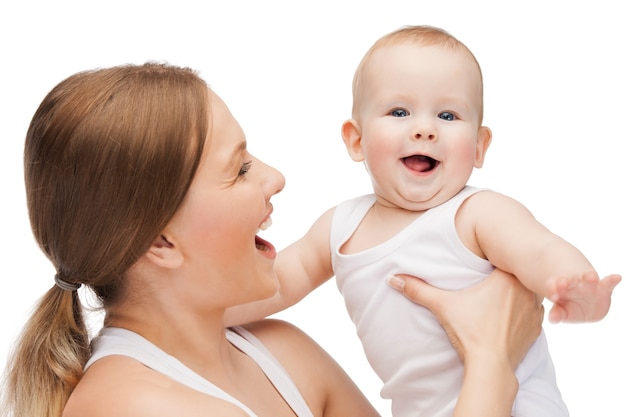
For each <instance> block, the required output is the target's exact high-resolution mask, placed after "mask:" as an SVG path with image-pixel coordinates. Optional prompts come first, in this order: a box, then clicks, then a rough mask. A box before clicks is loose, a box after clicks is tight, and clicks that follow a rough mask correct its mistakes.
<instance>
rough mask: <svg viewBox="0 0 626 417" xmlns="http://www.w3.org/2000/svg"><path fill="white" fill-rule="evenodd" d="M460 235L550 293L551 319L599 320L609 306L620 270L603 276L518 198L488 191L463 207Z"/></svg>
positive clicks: (493, 260)
mask: <svg viewBox="0 0 626 417" xmlns="http://www.w3.org/2000/svg"><path fill="white" fill-rule="evenodd" d="M456 223H457V229H458V230H459V234H460V236H461V239H462V240H463V241H464V243H466V245H468V247H469V248H470V249H472V250H473V251H474V252H475V253H477V254H478V255H480V256H483V257H485V258H486V259H489V261H490V262H491V263H492V264H493V265H494V266H496V267H498V268H500V269H502V270H504V271H507V272H509V273H511V274H513V275H515V276H516V277H517V278H518V279H519V280H520V281H521V282H522V283H523V284H524V285H525V286H526V287H527V288H529V289H531V290H532V291H534V292H536V293H537V294H539V295H541V296H542V297H546V298H548V299H550V300H551V301H552V302H553V303H554V306H553V308H552V310H551V311H550V315H549V318H550V320H551V321H554V322H558V321H568V322H582V321H597V320H600V319H602V318H603V317H604V316H605V315H606V314H607V312H608V310H609V306H610V303H611V293H612V291H613V289H614V288H615V286H616V285H617V284H618V283H619V281H620V279H621V278H620V277H619V276H618V275H609V276H607V277H605V278H604V279H602V280H600V279H599V277H598V274H597V272H596V271H595V270H594V268H593V266H592V265H591V263H590V262H589V261H588V260H587V258H586V257H585V256H584V255H583V254H582V253H581V252H580V251H579V250H578V249H577V248H575V247H574V246H573V245H571V244H570V243H568V242H567V241H565V240H563V239H562V238H560V237H559V236H557V235H555V234H554V233H552V232H550V231H549V230H548V229H547V228H546V227H545V226H543V225H542V224H541V223H539V222H538V221H537V220H536V219H535V218H534V216H533V215H532V214H531V213H530V211H529V210H528V209H527V208H526V207H524V206H523V205H522V204H520V203H519V202H517V201H516V200H514V199H512V198H510V197H507V196H504V195H502V194H498V193H494V192H490V191H485V192H480V193H477V194H476V195H474V196H472V197H470V198H469V199H468V200H467V201H466V202H465V204H464V205H463V206H462V207H461V209H460V210H459V214H458V216H457V220H456Z"/></svg>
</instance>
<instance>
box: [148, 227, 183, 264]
mask: <svg viewBox="0 0 626 417" xmlns="http://www.w3.org/2000/svg"><path fill="white" fill-rule="evenodd" d="M145 256H146V257H147V258H148V260H149V261H150V262H152V263H153V264H155V265H157V266H160V267H162V268H168V269H174V268H178V267H180V266H181V265H182V263H183V260H184V256H183V254H182V252H181V251H180V248H179V247H178V245H176V244H175V243H174V239H173V238H171V237H168V236H166V234H164V233H163V234H160V235H159V236H158V237H157V238H156V239H154V242H152V246H150V249H149V250H148V252H147V253H146V255H145Z"/></svg>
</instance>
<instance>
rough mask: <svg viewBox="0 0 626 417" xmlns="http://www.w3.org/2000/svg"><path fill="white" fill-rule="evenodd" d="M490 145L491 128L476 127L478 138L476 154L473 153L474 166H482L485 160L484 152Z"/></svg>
mask: <svg viewBox="0 0 626 417" xmlns="http://www.w3.org/2000/svg"><path fill="white" fill-rule="evenodd" d="M489 145H491V129H489V128H488V127H487V126H481V127H480V128H478V139H477V140H476V154H475V155H474V167H476V168H482V166H483V163H484V162H485V154H486V153H487V149H489Z"/></svg>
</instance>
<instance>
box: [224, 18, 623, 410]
mask: <svg viewBox="0 0 626 417" xmlns="http://www.w3.org/2000/svg"><path fill="white" fill-rule="evenodd" d="M482 96H483V84H482V74H481V70H480V66H479V64H478V62H477V61H476V59H475V57H474V55H473V54H472V53H471V51H470V50H469V49H468V48H467V47H466V46H465V45H464V44H463V43H461V42H460V41H458V40H457V39H455V38H454V37H452V36H451V35H450V34H448V33H447V32H445V31H443V30H441V29H438V28H434V27H430V26H417V27H405V28H402V29H400V30H397V31H395V32H392V33H390V34H388V35H386V36H384V37H382V38H381V39H379V40H378V41H377V42H376V43H375V44H374V45H373V46H372V47H371V48H370V50H369V51H368V52H367V53H366V54H365V57H364V58H363V60H362V61H361V63H360V65H359V67H358V68H357V71H356V74H355V76H354V82H353V108H352V119H350V120H348V121H346V122H345V123H344V124H343V126H342V136H343V140H344V143H345V145H346V148H347V150H348V153H349V154H350V156H351V158H352V159H353V160H354V161H357V162H364V164H365V167H366V169H367V172H368V173H369V175H370V177H371V181H372V185H373V191H374V193H373V194H371V195H365V196H361V197H358V198H355V199H352V200H348V201H345V202H343V203H341V204H339V205H338V206H337V207H334V208H331V209H330V210H328V211H327V212H326V213H324V214H323V215H322V216H321V217H320V218H319V219H318V220H317V221H316V222H315V224H314V225H313V226H312V228H311V229H310V230H309V231H308V232H307V234H306V235H305V236H304V237H303V238H301V239H300V240H298V241H297V242H295V243H294V244H292V245H291V246H289V247H288V248H286V249H284V250H283V251H282V252H281V253H280V254H279V257H278V259H277V263H276V272H277V275H278V277H279V280H280V282H281V291H280V293H279V294H277V296H276V297H274V298H273V299H270V300H268V301H267V302H265V303H260V304H257V305H248V306H245V307H242V308H241V309H240V310H239V311H237V312H236V313H234V314H236V317H237V320H235V321H242V320H244V318H245V319H246V320H247V319H251V318H257V317H260V316H265V315H268V314H271V313H273V312H275V311H278V310H280V309H283V308H285V307H287V306H289V305H292V304H294V303H295V302H297V301H298V300H300V299H301V298H302V297H304V296H305V295H306V294H308V293H309V292H310V291H312V290H313V289H314V288H316V287H317V286H319V285H320V284H322V283H323V282H325V281H326V280H328V279H329V278H331V277H332V276H333V275H334V276H336V278H337V285H338V287H339V290H340V291H341V293H342V295H343V297H344V299H345V303H346V307H347V309H348V312H349V314H350V316H351V318H352V320H353V322H354V324H355V325H356V328H357V333H358V336H359V338H360V339H361V342H362V343H363V347H364V350H365V353H366V355H367V358H368V360H369V362H370V364H371V365H372V367H373V368H374V370H375V371H376V373H377V374H378V376H379V377H380V378H381V379H382V380H383V382H384V387H383V389H382V391H381V395H382V396H383V397H385V398H390V399H391V400H392V411H393V415H394V417H409V416H411V417H412V416H416V415H424V416H430V417H433V416H452V414H453V411H454V405H455V402H456V399H457V395H458V393H459V390H460V387H461V382H462V375H463V366H462V363H461V361H460V359H459V358H458V356H457V354H456V352H455V350H454V349H453V347H452V346H451V345H450V342H449V340H448V338H447V337H446V334H445V332H444V330H443V329H442V328H441V326H440V324H439V323H438V322H437V320H436V318H435V317H434V316H433V315H432V314H431V313H430V312H429V311H428V310H427V309H425V308H422V307H419V306H416V305H415V304H413V303H411V302H410V301H408V300H406V299H405V298H404V297H403V296H402V295H401V294H400V293H399V292H398V291H394V290H393V289H392V288H390V286H389V285H387V283H386V282H385V280H383V279H380V277H383V276H385V275H389V274H411V275H415V276H418V277H420V278H422V279H424V280H425V281H427V282H428V283H430V284H432V285H434V286H437V287H440V288H445V289H451V290H454V289H460V288H465V287H469V286H472V285H475V284H476V283H478V282H480V281H481V280H483V279H484V278H485V277H486V276H487V275H489V274H490V273H491V272H492V271H493V270H494V269H495V268H498V269H501V270H504V271H506V272H509V273H511V274H513V275H515V276H516V277H517V278H518V279H519V280H520V281H521V282H522V283H523V284H524V285H525V286H526V287H528V288H529V289H531V290H532V291H534V292H536V293H537V294H539V295H540V296H542V297H547V298H548V299H550V300H551V301H552V302H553V303H554V304H553V307H552V309H551V311H550V314H549V318H550V320H551V321H554V322H558V321H567V322H584V321H597V320H600V319H602V318H603V317H604V316H605V315H606V314H607V312H608V310H609V306H610V301H611V294H612V291H613V289H614V288H615V286H616V285H617V284H618V283H619V282H620V280H621V277H620V276H619V275H610V276H607V277H606V278H604V279H602V280H600V279H599V276H598V273H597V272H596V271H595V270H594V268H593V266H592V265H591V264H590V262H589V261H588V260H587V259H586V258H585V256H583V254H582V253H581V252H580V251H579V250H577V249H576V248H575V247H574V246H572V245H571V244H569V243H568V242H566V241H564V240H563V239H561V238H560V237H558V236H556V235H554V234H553V233H551V232H550V231H549V230H548V229H546V228H545V227H544V226H543V225H541V224H540V223H539V222H537V220H536V219H535V218H534V217H533V216H532V215H531V213H530V212H529V211H528V210H527V209H526V208H525V207H524V206H523V205H522V204H520V203H519V202H517V201H515V200H514V199H512V198H510V197H507V196H505V195H502V194H500V193H497V192H494V191H491V190H485V189H477V188H474V187H471V186H468V185H467V181H468V180H469V178H470V175H471V174H472V171H473V169H474V168H480V167H482V165H483V162H484V159H485V154H486V152H487V149H488V148H489V145H490V143H491V139H492V134H491V131H490V129H489V128H487V127H485V126H482V117H483V97H482ZM396 282H397V280H395V279H394V278H391V284H392V285H396ZM231 317H232V316H231ZM516 374H517V377H518V380H519V384H520V388H519V392H518V395H517V398H516V401H515V405H514V408H513V410H512V414H511V415H512V416H516V417H523V416H532V417H541V416H545V417H565V416H568V415H569V414H568V411H567V407H566V406H565V404H564V403H563V400H562V398H561V395H560V392H559V390H558V387H557V384H556V377H555V372H554V368H553V364H552V360H551V358H550V356H549V352H548V347H547V343H546V339H545V335H544V334H542V335H541V336H540V337H539V339H538V340H537V341H536V342H535V344H534V345H533V347H532V348H531V350H530V351H529V353H528V354H527V356H526V357H525V359H524V361H523V362H522V363H521V365H520V366H519V368H518V369H517V373H516Z"/></svg>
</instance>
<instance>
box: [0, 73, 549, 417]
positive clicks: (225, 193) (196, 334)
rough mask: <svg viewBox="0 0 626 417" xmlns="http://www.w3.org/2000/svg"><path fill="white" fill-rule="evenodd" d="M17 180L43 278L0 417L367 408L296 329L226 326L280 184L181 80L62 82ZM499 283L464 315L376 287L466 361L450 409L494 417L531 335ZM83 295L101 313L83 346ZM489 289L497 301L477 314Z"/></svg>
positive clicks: (525, 301)
mask: <svg viewBox="0 0 626 417" xmlns="http://www.w3.org/2000/svg"><path fill="white" fill-rule="evenodd" d="M25 180H26V189H27V200H28V208H29V215H30V221H31V225H32V229H33V232H34V234H35V237H36V239H37V241H38V243H39V245H40V247H41V249H42V250H43V252H44V253H45V254H46V255H47V256H48V258H49V259H50V261H51V262H52V263H53V265H54V267H55V268H56V271H57V274H56V276H55V285H54V286H53V287H52V288H51V289H50V290H49V291H48V292H47V293H46V294H45V295H44V297H43V298H42V300H41V302H40V304H39V305H38V307H37V309H36V310H35V312H34V314H33V316H32V318H31V319H30V321H29V322H28V323H27V325H26V327H25V330H24V333H23V335H22V337H21V339H20V341H19V342H18V344H17V346H16V349H15V355H14V357H13V359H12V361H11V363H10V364H9V367H8V368H7V387H6V389H4V390H3V392H4V393H5V402H4V405H3V412H6V413H7V414H8V413H13V414H12V415H13V416H14V417H22V416H29V417H31V416H50V417H58V416H61V415H64V416H68V417H71V416H80V417H86V416H105V415H107V416H111V415H112V416H125V415H132V416H137V417H141V416H155V415H157V416H158V415H164V416H171V415H185V416H207V415H219V416H294V415H298V416H347V415H358V416H375V415H377V413H376V411H375V410H374V409H373V407H372V406H371V405H370V404H369V403H368V401H367V400H366V399H365V398H364V397H363V395H362V394H361V393H360V392H359V390H358V389H357V388H356V386H355V385H354V383H353V382H352V381H351V380H350V379H349V378H348V377H347V375H346V374H345V373H344V372H343V371H342V370H341V368H340V367H339V366H338V365H337V364H336V363H335V362H334V361H333V360H332V359H331V358H330V357H329V356H328V355H327V354H326V353H325V352H324V351H323V350H322V349H321V348H320V347H319V346H317V345H316V344H315V343H314V342H313V341H312V340H311V339H309V338H308V337H307V336H306V335H304V334H303V333H302V332H300V331H299V330H297V329H296V328H294V327H292V326H290V325H289V324H287V323H284V322H280V321H272V320H266V321H261V322H257V323H253V324H250V325H247V326H245V328H244V327H237V328H234V329H227V328H225V326H224V312H225V310H226V309H228V308H229V307H231V306H235V305H240V304H243V303H247V302H251V301H256V300H261V299H264V298H268V297H270V296H272V295H273V294H274V293H275V292H276V291H277V280H276V277H275V275H274V272H273V261H274V257H275V255H276V252H275V249H274V248H273V246H272V245H271V244H270V243H269V242H266V241H264V240H263V239H261V238H259V237H258V236H256V232H257V230H258V229H259V228H263V225H264V224H265V223H266V222H268V220H269V217H270V215H271V213H272V205H271V203H270V199H271V197H272V196H273V195H275V194H276V193H278V192H279V191H280V190H281V189H282V188H283V185H284V178H283V177H282V175H281V174H280V173H279V172H278V171H276V170H275V169H273V168H271V167H269V166H267V165H265V164H263V163H262V162H261V161H259V160H257V159H256V158H254V157H253V156H252V155H250V153H249V152H248V150H247V148H246V140H245V136H244V134H243V132H242V130H241V128H240V127H239V125H238V123H237V121H236V120H235V119H234V118H233V116H232V115H231V114H230V112H229V110H228V108H227V107H226V105H225V104H224V102H223V101H222V100H221V99H220V98H219V97H218V96H217V95H216V94H215V93H214V92H212V91H211V90H210V89H209V88H208V87H207V86H206V84H205V83H204V82H203V81H202V80H201V79H200V78H199V77H198V76H197V75H196V74H195V73H194V72H193V71H191V70H188V69H183V68H176V67H171V66H167V65H160V64H146V65H143V66H120V67H114V68H108V69H103V70H98V71H90V72H83V73H79V74H75V75H73V76H71V77H69V78H68V79H66V80H65V81H63V82H61V83H60V84H59V85H57V86H56V87H55V88H54V89H53V90H52V91H51V92H50V93H49V94H48V95H47V96H46V98H45V99H44V101H43V102H42V104H41V105H40V107H39V109H38V110H37V112H36V113H35V115H34V117H33V120H32V122H31V125H30V127H29V130H28V133H27V137H26V145H25ZM499 278H500V279H492V280H488V281H487V284H486V285H483V286H481V287H478V288H475V289H473V292H475V294H473V295H472V296H471V297H464V298H462V300H465V301H463V302H465V303H471V300H473V301H475V303H476V306H474V310H475V314H474V315H472V316H471V317H467V314H465V315H459V314H458V311H457V310H455V308H454V304H458V302H457V301H456V300H454V302H453V303H452V302H451V301H453V300H451V299H450V298H451V297H452V298H454V297H458V296H459V295H460V294H446V293H440V292H437V291H435V290H434V289H432V288H429V287H427V286H425V285H423V283H420V282H417V281H406V285H402V284H403V283H404V282H405V281H403V280H402V279H399V280H398V281H394V282H393V283H392V284H393V285H394V286H396V288H398V289H401V290H403V291H405V292H406V294H407V295H408V296H409V297H410V298H412V299H414V300H415V301H417V302H422V303H424V305H425V306H427V307H429V308H431V309H433V311H434V312H435V313H436V314H438V316H439V317H440V319H441V321H442V323H443V324H444V326H446V328H447V330H448V332H449V334H450V337H451V339H452V340H453V343H455V346H456V347H457V350H458V351H459V354H460V355H461V357H462V358H464V360H465V364H466V379H465V381H464V392H463V394H462V396H461V399H460V401H459V405H458V407H457V412H458V413H459V415H461V414H460V413H473V414H474V415H478V414H480V415H483V416H488V415H494V416H496V415H498V416H503V415H507V413H508V412H509V411H510V409H511V404H512V401H513V396H514V394H515V391H516V389H517V383H516V381H515V377H514V374H513V369H514V368H515V366H516V365H517V363H518V362H519V359H520V358H521V357H522V356H523V354H524V353H525V352H526V350H527V348H528V346H529V345H530V343H531V342H532V340H533V339H534V338H535V337H536V336H537V335H538V333H539V328H540V322H541V319H542V317H543V310H542V308H541V307H540V306H538V305H537V303H535V302H534V297H533V295H532V294H529V293H528V292H527V291H525V290H523V289H522V288H520V287H519V285H516V284H515V282H516V281H515V280H513V279H508V280H507V279H502V277H499ZM81 284H84V285H86V286H88V287H89V288H90V289H92V290H93V291H94V293H95V294H96V295H97V297H98V298H99V300H100V301H101V302H102V305H103V308H104V311H105V319H104V328H103V330H102V331H101V333H100V335H99V336H98V338H97V339H96V340H95V341H94V343H93V345H92V346H90V344H89V338H88V334H87V331H86V327H85V323H84V321H83V316H82V309H81V305H80V300H79V297H78V293H77V289H78V287H79V286H80V285H81ZM487 296H488V297H493V298H494V299H497V300H498V302H499V304H498V305H493V306H492V307H489V308H487V307H485V306H486V305H487V303H485V302H484V301H483V300H484V298H483V297H487ZM449 304H452V306H450V305H449ZM494 309H497V310H498V311H499V312H500V314H499V316H500V318H498V319H494V318H490V319H489V320H491V322H492V323H493V325H492V326H488V327H490V328H491V329H492V330H493V333H492V334H487V335H484V334H480V335H479V332H478V330H477V329H475V328H474V327H473V326H472V320H487V319H488V317H489V316H490V315H489V314H487V313H485V312H486V311H487V310H489V312H492V311H493V310H494ZM461 311H462V310H461ZM483 313H484V314H483ZM481 314H482V315H483V316H484V317H482V316H481ZM491 316H496V315H495V314H492V315H491ZM529 317H530V319H528V318H529ZM520 322H522V323H521V324H520ZM481 327H482V326H481ZM303 358H304V360H303ZM209 381H210V382H209ZM485 388H487V389H486V391H488V394H485V392H484V391H483V390H485ZM478 389H480V390H481V392H480V393H479V395H475V392H477V390H478ZM507 410H509V411H507ZM490 413H491V414H490ZM493 413H497V414H493Z"/></svg>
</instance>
